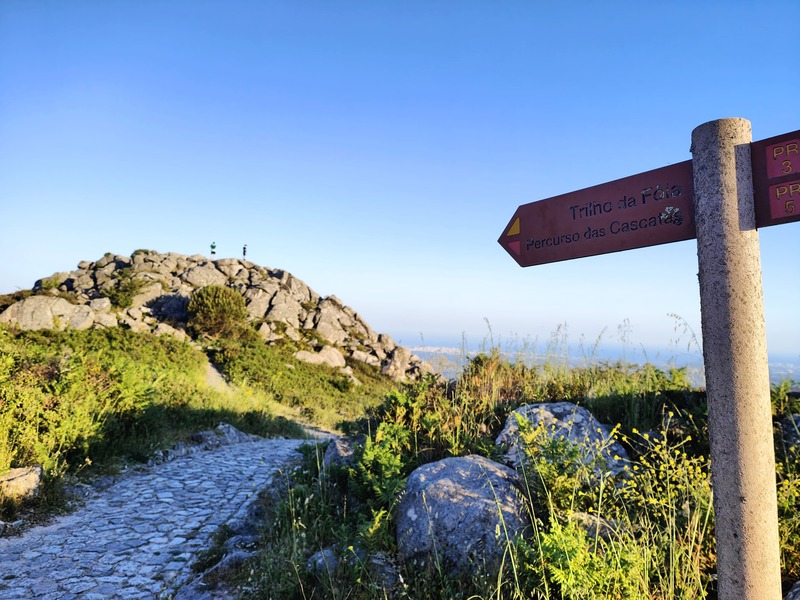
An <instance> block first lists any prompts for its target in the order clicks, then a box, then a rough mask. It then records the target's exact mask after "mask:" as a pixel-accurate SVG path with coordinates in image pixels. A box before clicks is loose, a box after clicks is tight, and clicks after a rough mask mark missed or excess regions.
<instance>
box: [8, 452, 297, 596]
mask: <svg viewBox="0 0 800 600" xmlns="http://www.w3.org/2000/svg"><path fill="white" fill-rule="evenodd" d="M303 443H305V441H304V440H285V439H272V440H259V441H254V442H242V443H239V444H233V445H229V446H222V447H220V448H218V449H215V450H207V451H202V452H196V453H193V454H190V455H187V456H183V457H181V458H177V459H175V460H173V461H171V462H167V463H164V464H161V465H158V466H155V467H152V468H149V469H147V470H146V471H143V472H135V473H132V474H129V475H126V476H125V477H123V478H122V479H121V480H120V481H118V482H117V483H115V484H114V485H112V486H110V487H108V488H107V489H105V490H103V491H101V492H98V493H96V494H95V495H93V496H92V497H90V498H89V499H87V501H86V503H85V505H84V506H83V507H81V508H80V509H78V510H77V511H76V512H74V513H72V514H70V515H67V516H65V517H61V518H59V519H58V520H57V521H55V522H54V523H52V524H50V525H47V526H43V527H37V528H34V529H31V530H30V531H28V532H26V533H25V534H24V535H23V536H21V537H17V538H0V599H3V600H5V599H16V598H25V599H28V598H47V599H48V600H50V599H53V600H55V599H63V600H69V599H72V598H75V599H78V598H80V599H82V600H84V599H85V600H93V599H97V600H100V599H102V600H106V599H109V598H125V599H136V598H168V597H170V596H171V595H172V594H173V593H174V592H175V591H176V590H177V589H179V588H180V586H181V585H182V584H184V583H185V582H186V581H187V580H188V579H189V578H190V577H191V576H192V571H191V568H190V566H191V564H192V562H193V559H194V558H195V557H196V556H197V554H198V553H199V552H201V551H202V550H204V549H205V548H206V547H208V544H209V540H210V539H211V537H212V535H213V534H214V532H215V531H216V530H217V529H218V528H219V527H220V525H222V524H224V523H226V522H228V521H230V520H231V519H233V518H235V517H239V516H240V515H242V514H243V513H244V512H245V510H246V507H247V505H248V504H249V503H250V501H252V500H254V499H255V496H256V494H257V493H258V492H259V491H260V490H261V489H263V488H264V487H265V486H266V485H267V484H268V483H269V481H270V479H271V477H272V475H273V474H274V473H275V472H276V471H277V470H278V469H279V468H280V467H282V466H284V465H285V464H286V463H287V461H288V460H289V459H290V458H292V457H293V456H296V455H297V454H296V450H297V448H298V447H299V446H300V445H301V444H303Z"/></svg>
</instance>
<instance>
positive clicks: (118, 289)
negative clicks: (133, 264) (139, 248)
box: [105, 267, 144, 308]
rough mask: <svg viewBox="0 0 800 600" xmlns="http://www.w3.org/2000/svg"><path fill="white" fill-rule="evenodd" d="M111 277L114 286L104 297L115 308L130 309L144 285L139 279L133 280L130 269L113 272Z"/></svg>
mask: <svg viewBox="0 0 800 600" xmlns="http://www.w3.org/2000/svg"><path fill="white" fill-rule="evenodd" d="M112 277H113V278H114V285H113V287H110V288H108V289H107V290H106V291H105V295H106V297H107V298H108V299H109V300H111V304H113V305H114V306H116V307H117V308H130V307H131V305H132V304H133V298H134V296H136V294H138V293H139V292H140V291H141V290H142V286H143V285H144V283H143V282H142V281H141V280H139V279H134V276H133V270H132V269H131V268H130V267H126V268H124V269H119V270H117V271H114V274H113V275H112Z"/></svg>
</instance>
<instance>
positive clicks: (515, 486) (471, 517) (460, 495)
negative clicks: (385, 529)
mask: <svg viewBox="0 0 800 600" xmlns="http://www.w3.org/2000/svg"><path fill="white" fill-rule="evenodd" d="M528 525H529V522H528V518H527V516H526V509H525V500H524V497H523V495H522V492H521V482H520V479H519V476H518V475H517V473H516V472H515V471H513V470H512V469H509V468H508V467H506V466H504V465H500V464H497V463H495V462H492V461H491V460H489V459H487V458H484V457H482V456H474V455H473V456H466V457H463V458H445V459H444V460H440V461H438V462H435V463H431V464H427V465H424V466H422V467H420V468H418V469H417V470H416V471H414V472H413V473H412V474H411V476H410V477H409V478H408V483H407V485H406V489H405V492H404V494H403V497H402V499H401V500H400V505H399V507H398V511H397V548H398V551H399V553H400V556H401V557H402V559H403V560H404V561H405V562H406V564H407V565H409V566H412V567H416V568H420V567H423V568H428V567H433V568H435V567H436V566H437V565H436V563H437V562H438V566H441V567H442V568H443V569H444V570H445V571H446V572H447V573H449V574H451V575H458V574H459V573H466V574H473V573H475V572H476V571H478V572H484V573H492V572H494V573H496V569H497V567H498V565H499V563H500V560H501V558H502V556H503V553H504V552H505V550H506V548H507V543H510V542H511V541H512V540H513V539H514V537H515V536H517V535H520V534H522V533H523V532H524V531H525V529H526V528H527V527H528ZM498 532H500V533H499V535H498Z"/></svg>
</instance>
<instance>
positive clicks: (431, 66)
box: [0, 0, 800, 360]
mask: <svg viewBox="0 0 800 600" xmlns="http://www.w3.org/2000/svg"><path fill="white" fill-rule="evenodd" d="M797 22H800V3H798V2H796V0H791V1H789V0H786V1H780V0H776V1H766V2H761V3H755V2H751V1H747V2H743V1H737V0H733V1H730V0H728V1H705V2H703V1H677V2H658V3H656V2H652V3H648V2H614V1H610V2H602V3H600V2H576V1H573V2H563V3H558V2H534V1H528V2H518V1H506V2H488V1H485V2H472V1H458V2H455V1H448V2H443V1H435V0H429V1H425V2H422V1H414V0H405V1H402V2H401V1H382V2H367V1H363V2H349V1H328V2H321V1H316V2H313V1H303V0H294V1H281V2H277V1H275V2H273V1H269V0H266V1H254V0H225V1H222V0H218V1H200V0H162V1H141V0H136V1H126V0H114V1H113V2H97V1H84V0H71V1H69V2H66V1H63V0H61V1H47V0H41V1H37V2H30V1H29V0H4V1H3V2H2V3H0V254H2V256H3V260H2V262H0V293H7V292H12V291H15V290H16V289H24V288H29V287H31V286H32V285H33V283H34V281H35V280H36V279H38V278H40V277H43V276H47V275H50V274H52V273H54V272H57V271H67V270H71V269H74V268H75V267H76V265H77V263H78V262H79V261H81V260H96V259H98V258H100V257H101V256H102V255H103V254H104V253H105V252H108V251H111V252H115V253H119V254H130V253H131V252H132V251H133V250H135V249H137V248H150V249H155V250H159V251H161V252H168V251H175V252H180V253H183V254H196V253H208V248H209V244H210V243H211V242H212V241H214V242H216V243H217V252H218V254H219V255H220V256H230V257H238V256H240V255H241V248H242V245H243V244H244V243H247V244H248V258H249V259H251V260H253V261H254V262H256V263H258V264H262V265H265V266H270V267H277V268H282V269H285V270H288V271H289V272H291V273H293V274H294V275H296V276H297V277H299V278H301V279H302V280H304V281H305V282H306V283H307V284H308V285H310V286H311V287H312V288H313V289H315V290H316V291H317V292H319V293H320V294H323V295H327V294H335V295H337V296H338V297H339V298H340V299H341V300H342V301H343V302H345V303H346V304H348V305H350V306H352V307H353V308H355V309H356V310H357V311H359V312H360V313H361V314H362V315H363V316H364V318H365V319H366V320H367V321H368V322H369V323H370V324H371V325H372V326H373V328H374V329H376V330H377V331H381V332H386V333H389V334H390V335H392V336H393V337H394V338H395V339H397V340H398V341H401V342H402V343H404V344H406V345H419V344H426V345H439V344H453V343H458V342H459V341H460V340H461V338H462V336H465V337H466V339H467V340H468V343H470V344H474V343H480V342H481V341H482V340H483V339H484V338H486V337H487V336H488V335H489V333H490V330H489V327H491V335H492V336H493V339H494V340H495V342H497V341H498V340H500V341H502V340H506V341H509V340H514V339H516V340H527V341H528V342H529V343H530V344H532V345H534V346H536V347H538V348H540V349H542V348H544V346H545V345H546V344H547V342H548V340H549V339H550V337H551V335H552V334H553V332H555V331H556V330H557V328H558V327H559V325H561V324H566V329H567V332H568V335H569V337H570V339H571V340H572V341H573V342H575V343H577V342H578V341H579V340H580V339H581V338H583V339H584V340H585V343H586V344H587V345H589V346H590V345H592V344H593V343H594V342H595V340H596V339H597V338H598V336H600V335H601V334H602V340H601V343H602V345H603V346H606V347H615V346H619V345H620V344H622V343H623V342H624V343H625V344H626V345H627V346H628V347H629V348H631V349H639V350H641V351H644V350H647V351H648V352H649V353H651V354H655V353H661V355H662V356H663V355H664V354H665V353H669V352H674V353H676V354H679V353H681V352H682V351H685V349H686V346H687V343H688V338H687V337H686V336H685V335H681V331H677V332H676V331H675V326H676V325H682V324H683V323H686V324H687V325H689V326H690V327H691V328H692V329H693V330H694V331H695V332H697V334H698V335H699V332H700V309H699V292H698V285H697V276H696V273H697V258H696V243H695V242H694V241H689V242H679V243H674V244H669V245H665V246H659V247H654V248H646V249H639V250H633V251H628V252H621V253H617V254H613V255H605V256H597V257H590V258H583V259H577V260H573V261H568V262H562V263H555V264H550V265H543V266H537V267H530V268H526V269H522V268H520V267H519V266H517V264H516V263H515V262H514V261H513V260H512V259H511V258H510V257H509V256H508V255H507V254H506V253H505V251H504V250H503V249H502V248H501V247H500V246H499V244H498V243H497V241H496V240H497V238H498V237H499V236H500V234H501V233H502V232H503V229H504V228H505V226H506V224H507V223H508V220H509V219H510V217H511V215H512V214H513V212H514V210H515V209H516V208H517V206H518V205H520V204H525V203H528V202H532V201H535V200H539V199H543V198H547V197H550V196H555V195H558V194H563V193H566V192H570V191H573V190H577V189H581V188H585V187H589V186H592V185H596V184H599V183H603V182H605V181H609V180H613V179H618V178H620V177H625V176H628V175H633V174H636V173H640V172H643V171H647V170H650V169H654V168H658V167H661V166H664V165H667V164H671V163H675V162H680V161H683V160H687V159H689V158H691V155H690V153H689V145H690V138H691V131H692V129H694V128H695V127H696V126H698V125H700V124H702V123H704V122H706V121H710V120H713V119H718V118H723V117H732V116H737V117H744V118H747V119H749V120H750V121H751V122H752V125H753V137H754V139H755V140H759V139H764V138H767V137H771V136H774V135H779V134H782V133H786V132H789V131H794V130H797V129H800V111H799V110H798V106H797V98H798V96H799V95H800V94H798V92H800V80H798V78H797V67H796V62H797V60H796V59H797V43H796V32H795V30H794V29H793V27H794V25H793V24H796V23H797ZM760 239H761V249H762V263H763V283H764V294H765V305H766V319H767V329H768V343H769V348H770V352H771V353H777V354H784V355H789V356H790V357H793V358H794V359H798V360H800V345H799V344H798V340H799V339H800V318H798V308H797V307H798V301H799V300H800V283H798V281H799V278H798V268H797V265H798V259H797V257H798V255H800V223H791V224H785V225H780V226H776V227H771V228H767V229H763V230H761V232H760ZM669 314H677V315H680V320H676V319H675V318H673V317H670V316H668V315H669ZM487 324H488V325H487ZM676 340H679V341H676Z"/></svg>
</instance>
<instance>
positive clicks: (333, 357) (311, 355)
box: [294, 346, 347, 368]
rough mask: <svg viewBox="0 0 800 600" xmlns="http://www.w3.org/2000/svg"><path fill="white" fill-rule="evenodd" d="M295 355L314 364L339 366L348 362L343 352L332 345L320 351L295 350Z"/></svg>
mask: <svg viewBox="0 0 800 600" xmlns="http://www.w3.org/2000/svg"><path fill="white" fill-rule="evenodd" d="M294 357H295V358H296V359H297V360H300V361H303V362H306V363H309V364H312V365H328V366H329V367H335V368H339V367H344V366H345V365H346V364H347V363H346V362H345V359H344V356H342V353H341V352H339V351H338V350H337V349H336V348H333V347H331V346H323V347H322V350H320V351H319V352H308V351H307V350H300V351H298V352H295V355H294Z"/></svg>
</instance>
